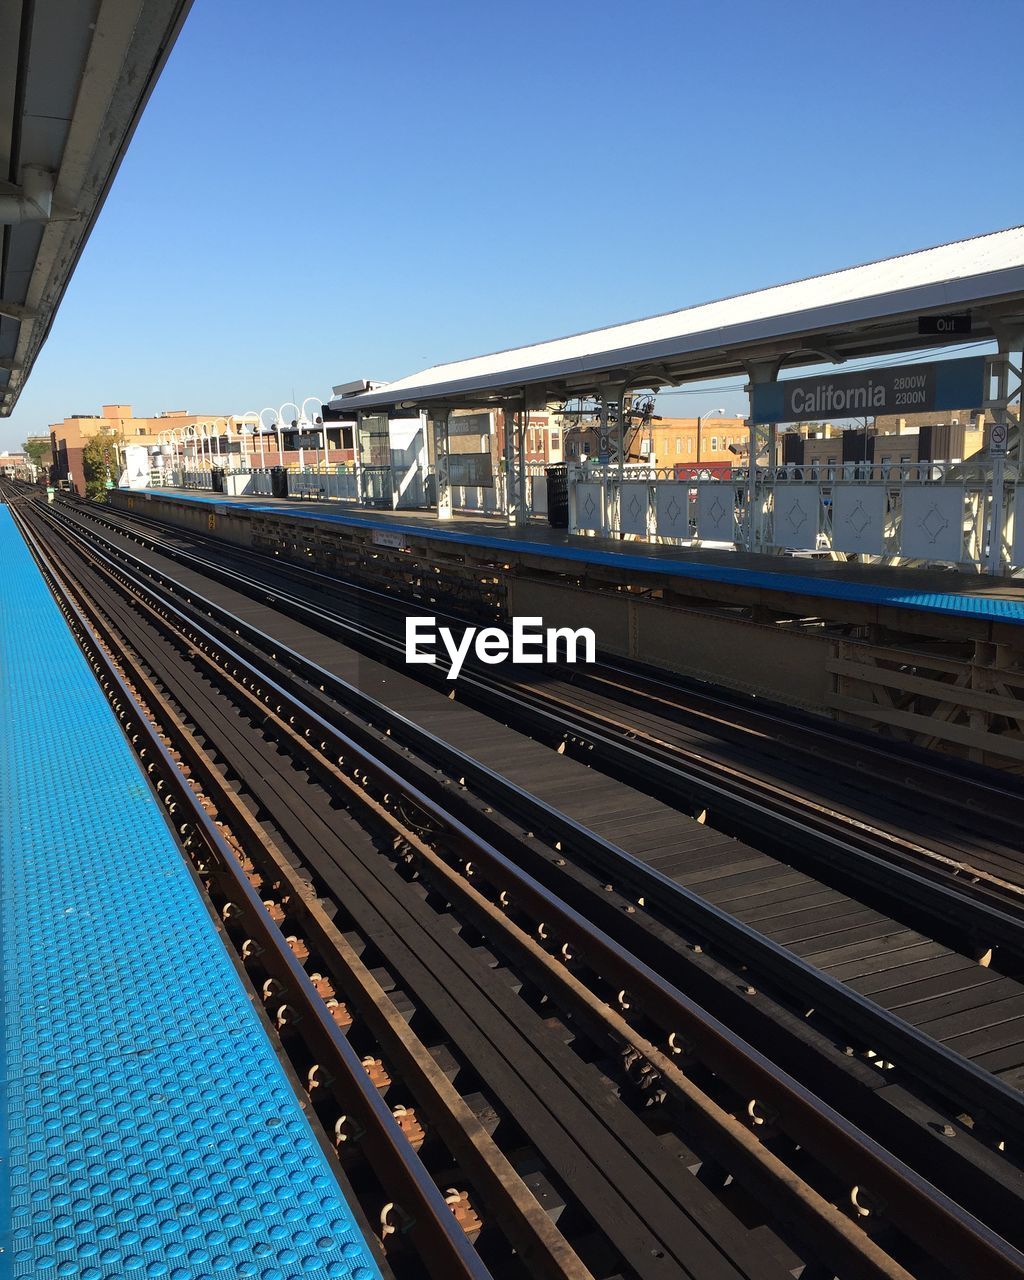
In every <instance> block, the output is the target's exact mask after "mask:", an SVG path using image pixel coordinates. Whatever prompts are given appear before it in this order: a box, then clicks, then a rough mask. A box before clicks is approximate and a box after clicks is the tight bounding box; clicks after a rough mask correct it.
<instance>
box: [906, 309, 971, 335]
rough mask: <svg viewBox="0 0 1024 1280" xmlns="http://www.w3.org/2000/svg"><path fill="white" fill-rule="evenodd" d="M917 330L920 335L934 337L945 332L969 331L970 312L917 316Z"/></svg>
mask: <svg viewBox="0 0 1024 1280" xmlns="http://www.w3.org/2000/svg"><path fill="white" fill-rule="evenodd" d="M917 331H918V333H919V334H921V335H922V336H926V337H935V336H936V335H938V336H943V335H945V334H947V333H953V334H956V333H970V332H971V331H972V330H971V313H970V312H969V311H959V312H955V313H953V314H952V315H945V316H918V317H917Z"/></svg>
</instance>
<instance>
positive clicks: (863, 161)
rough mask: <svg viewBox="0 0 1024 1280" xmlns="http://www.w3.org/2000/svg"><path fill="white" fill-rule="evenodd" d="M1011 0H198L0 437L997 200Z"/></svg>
mask: <svg viewBox="0 0 1024 1280" xmlns="http://www.w3.org/2000/svg"><path fill="white" fill-rule="evenodd" d="M1021 11H1022V10H1021V0H981V2H980V3H976V4H973V5H972V4H968V3H967V2H966V0H898V2H897V3H892V0H857V2H856V3H854V4H823V3H821V0H786V2H785V3H784V4H783V3H767V2H766V0H734V2H733V3H730V4H720V5H709V4H707V3H705V2H703V0H702V2H700V3H693V2H691V0H631V3H629V4H622V3H621V2H619V0H616V2H614V3H613V2H612V0H554V2H552V0H548V2H547V3H542V2H540V0H519V3H517V4H515V5H505V4H503V5H492V4H480V3H479V0H448V2H447V3H445V4H427V3H424V2H423V0H390V3H388V4H371V3H353V2H351V0H347V2H341V0H303V3H301V4H281V3H280V0H196V3H195V5H194V7H193V10H192V14H191V16H190V17H189V19H188V22H187V23H186V25H185V29H184V31H183V33H182V35H181V38H180V39H179V41H178V44H177V46H176V48H175V50H174V52H173V54H172V56H171V59H170V61H169V63H168V66H167V69H166V71H165V72H164V75H163V77H162V79H161V81H160V83H159V84H158V86H157V88H156V91H155V93H154V94H153V97H152V99H151V101H150V104H149V107H148V108H147V111H146V114H145V116H144V118H143V120H142V123H141V126H140V127H139V130H138V132H137V134H136V136H135V140H134V142H133V144H132V147H131V150H130V151H129V153H128V156H127V159H126V161H125V163H124V165H123V166H122V169H121V172H120V175H119V177H118V179H117V182H116V184H115V186H114V188H113V191H112V193H111V195H110V197H109V199H108V201H107V203H106V206H105V208H104V210H103V212H102V215H101V217H100V219H99V223H98V225H97V228H96V230H95V232H94V234H93V236H92V239H91V240H90V242H89V244H88V246H87V248H86V251H85V254H84V256H83V258H82V262H81V264H80V266H79V268H78V271H77V273H76V275H75V277H74V279H73V281H72V283H71V286H70V288H69V290H68V293H67V296H66V298H65V301H64V304H63V307H62V308H61V311H60V313H59V314H58V317H57V320H56V323H55V324H54V327H53V331H52V334H51V336H50V339H49V342H48V343H47V345H46V347H45V348H44V350H43V353H42V355H41V357H40V359H39V361H38V362H37V364H36V367H35V370H34V373H33V375H32V377H31V379H30V380H29V383H28V386H27V389H26V391H25V392H24V394H23V395H22V398H21V401H20V403H19V405H18V407H17V409H16V410H15V413H14V415H13V416H12V418H11V419H10V420H9V421H4V420H0V448H2V447H11V446H13V445H16V444H18V443H20V441H21V440H22V439H24V437H25V435H26V434H27V433H29V432H35V431H39V430H43V429H45V427H46V424H47V423H48V422H50V421H51V420H53V419H55V418H60V417H63V415H64V414H65V413H92V412H98V411H99V406H100V404H101V403H102V402H104V401H106V402H118V401H120V402H128V403H132V404H134V405H135V407H136V411H137V412H140V413H156V412H159V411H160V410H162V409H188V410H190V411H193V412H204V413H205V412H209V413H211V414H214V413H226V412H243V411H245V410H247V409H250V408H256V409H259V408H261V407H262V406H263V405H267V404H273V405H277V404H280V403H281V402H282V401H284V400H287V399H291V397H292V393H293V391H294V392H295V394H296V395H297V396H298V398H299V399H300V400H301V399H302V397H303V396H305V395H311V394H316V395H320V396H324V397H325V396H326V395H327V394H328V393H329V391H330V388H331V385H332V383H336V382H341V381H344V380H347V379H350V378H354V377H376V378H392V377H399V376H401V375H403V374H406V373H410V372H413V371H414V370H416V369H419V368H421V367H423V366H425V365H428V364H433V363H438V362H441V361H444V360H447V359H455V358H458V357H461V356H467V355H474V354H478V353H480V352H484V351H490V350H496V349H499V348H503V347H508V346H515V345H519V344H521V343H526V342H531V341H536V340H539V339H543V338H546V337H556V336H559V335H561V334H564V333H569V332H575V331H578V330H581V329H587V328H593V327H597V326H599V325H601V324H606V323H611V322H615V321H619V320H625V319H632V318H635V317H638V316H642V315H648V314H652V313H656V312H660V311H667V310H672V309H674V308H676V307H681V306H685V305H688V304H691V303H696V302H701V301H705V300H707V299H710V298H715V297H720V296H723V295H727V294H731V293H737V292H743V291H745V290H748V289H751V288H756V287H758V286H762V285H769V284H774V283H779V282H782V281H785V280H789V279H793V278H797V277H800V276H804V275H811V274H814V273H817V272H821V271H827V270H831V269H834V268H838V267H843V266H849V265H852V264H855V263H858V262H863V261H866V260H870V259H872V258H879V257H887V256H889V255H891V254H895V253H900V252H903V251H906V250H911V249H916V248H921V247H924V246H926V245H929V244H936V243H941V242H943V241H946V240H953V239H958V238H960V237H963V236H969V235H975V234H978V233H980V232H984V231H989V230H994V229H998V228H1001V227H1005V226H1009V225H1012V224H1014V223H1016V222H1019V221H1021V220H1022V217H1024V198H1022V197H1024V190H1022V185H1024V183H1022V179H1021V176H1020V172H1019V165H1017V164H1015V163H1014V157H1015V155H1016V153H1017V151H1018V150H1019V138H1020V134H1019V129H1020V125H1019V119H1018V116H1019V112H1018V111H1017V110H1016V109H1015V108H1014V106H1013V91H1012V85H1011V81H1010V80H1007V79H1006V78H1005V77H1004V76H1002V75H1000V74H998V73H997V74H994V75H993V74H992V73H991V69H990V68H987V64H986V61H985V56H984V49H985V48H986V47H987V46H988V47H991V46H992V42H993V40H994V41H996V47H998V40H999V38H1000V33H1001V32H1003V33H1005V34H1006V37H1007V39H1009V40H1010V41H1011V44H1012V36H1013V33H1014V32H1015V31H1017V30H1019V21H1020V17H1021ZM1011 79H1012V78H1011ZM670 403H671V405H672V409H671V411H673V412H676V411H678V412H688V413H695V412H699V411H703V410H706V409H710V408H713V407H717V406H718V405H719V404H724V406H725V407H726V408H728V409H730V410H733V409H739V408H740V407H741V404H742V403H743V401H742V399H741V398H740V397H731V398H723V396H722V395H721V394H720V393H708V394H707V395H698V396H687V397H681V398H679V399H675V400H673V401H671V402H670ZM665 408H666V409H667V408H668V405H667V404H666V405H665Z"/></svg>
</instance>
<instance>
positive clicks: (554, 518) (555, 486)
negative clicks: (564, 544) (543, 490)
mask: <svg viewBox="0 0 1024 1280" xmlns="http://www.w3.org/2000/svg"><path fill="white" fill-rule="evenodd" d="M544 473H545V475H546V476H547V478H548V524H549V525H550V526H551V528H552V529H568V527H569V468H568V467H567V466H566V464H565V463H564V462H557V463H555V465H554V466H552V467H546V468H545V470H544Z"/></svg>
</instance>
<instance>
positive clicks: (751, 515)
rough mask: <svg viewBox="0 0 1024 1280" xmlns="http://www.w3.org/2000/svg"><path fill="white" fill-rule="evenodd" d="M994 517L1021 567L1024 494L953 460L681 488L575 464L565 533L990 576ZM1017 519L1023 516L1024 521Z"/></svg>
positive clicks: (1005, 552)
mask: <svg viewBox="0 0 1024 1280" xmlns="http://www.w3.org/2000/svg"><path fill="white" fill-rule="evenodd" d="M994 507H995V508H996V509H997V521H998V531H997V532H998V538H999V543H1000V548H1001V563H1003V564H1007V565H1010V566H1016V565H1024V485H1021V486H1018V485H1017V484H1016V482H1015V481H1007V482H1006V484H1005V486H1004V488H1003V493H1002V501H1001V502H1000V503H995V504H994V503H993V494H992V484H991V480H990V479H978V480H970V479H968V480H964V479H963V478H962V476H960V475H958V474H957V473H956V471H955V470H954V464H950V463H891V464H890V463H880V464H879V463H874V464H871V463H845V464H839V465H833V466H826V465H815V464H811V465H806V466H800V467H797V466H789V467H779V468H777V469H775V470H771V471H769V470H763V471H759V472H758V473H757V475H756V477H755V478H754V480H753V483H751V477H750V476H749V474H748V473H747V471H746V470H745V469H739V468H736V469H734V471H733V474H732V476H731V477H730V478H728V479H716V480H712V479H695V480H678V479H675V478H674V477H673V475H672V474H671V472H670V471H668V469H665V468H656V469H655V468H635V467H634V468H626V469H624V470H623V472H622V474H621V477H620V473H619V472H618V470H617V469H614V468H601V467H592V466H589V465H588V466H581V467H571V468H570V477H569V527H570V531H571V532H573V533H581V534H590V535H601V534H603V535H606V536H607V535H612V536H621V537H625V538H635V539H642V540H645V541H650V542H659V543H668V544H672V545H676V546H694V547H697V546H703V545H706V544H712V545H719V546H721V545H726V546H728V545H732V546H735V547H739V548H742V549H750V550H757V551H767V552H788V553H805V554H806V553H815V552H818V553H826V554H832V553H835V554H838V555H843V556H846V555H858V556H863V557H868V558H870V559H886V558H899V559H902V560H914V561H925V562H933V563H945V564H958V565H969V566H973V567H975V568H981V567H983V566H984V565H985V564H986V562H987V561H988V559H989V538H990V530H991V527H992V513H993V509H994ZM1018 514H1019V517H1020V518H1017V516H1018Z"/></svg>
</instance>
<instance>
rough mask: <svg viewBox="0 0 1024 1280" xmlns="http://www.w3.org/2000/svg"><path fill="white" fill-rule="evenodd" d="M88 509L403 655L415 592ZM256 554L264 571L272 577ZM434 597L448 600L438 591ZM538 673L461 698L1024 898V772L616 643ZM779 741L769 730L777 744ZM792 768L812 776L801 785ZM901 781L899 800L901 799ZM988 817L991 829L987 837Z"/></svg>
mask: <svg viewBox="0 0 1024 1280" xmlns="http://www.w3.org/2000/svg"><path fill="white" fill-rule="evenodd" d="M81 510H82V513H83V514H84V515H85V516H86V517H87V518H88V519H90V520H92V521H95V522H97V523H102V524H103V525H105V526H106V527H107V528H109V529H111V530H113V531H116V532H119V533H123V534H127V536H129V537H131V538H135V539H137V538H142V537H145V538H146V540H147V542H148V543H149V545H151V546H152V547H154V549H158V550H159V551H160V552H161V553H162V554H163V555H166V556H169V557H170V558H172V559H175V560H178V561H179V562H180V563H182V564H184V565H193V566H195V567H197V568H198V569H199V570H200V571H201V572H203V573H204V574H208V575H210V576H213V577H215V578H217V579H218V580H219V581H222V582H224V583H225V584H227V585H230V586H232V587H234V588H236V589H238V590H242V591H247V592H251V593H252V594H253V595H254V596H255V597H256V598H259V599H261V600H262V599H266V598H267V596H268V588H269V589H270V591H271V592H272V594H273V600H274V604H275V607H276V608H278V609H280V610H282V611H285V612H291V613H292V614H293V616H296V617H301V618H303V619H304V620H310V621H312V622H313V624H314V625H318V626H320V627H322V628H323V629H325V630H327V631H329V633H331V634H334V635H337V636H338V637H339V638H342V639H344V640H345V641H346V642H347V643H351V644H353V645H354V646H359V645H367V646H370V648H368V649H367V651H368V652H371V651H372V653H373V656H375V657H377V658H379V659H380V660H383V661H387V662H390V663H392V664H393V665H395V666H396V668H400V667H404V657H403V646H402V638H401V635H400V634H399V629H400V627H401V624H402V621H403V619H404V616H405V613H407V612H408V611H409V602H408V601H400V600H397V599H396V598H395V596H394V595H391V594H385V593H383V592H380V591H376V590H373V589H370V588H367V587H365V586H359V585H358V584H355V583H339V582H338V581H337V579H332V578H329V577H328V576H327V575H325V574H323V573H322V572H319V571H317V570H313V569H311V568H309V567H307V566H304V565H302V564H297V563H291V562H288V561H282V560H281V559H279V558H278V557H276V556H271V555H269V554H267V555H263V554H260V553H258V552H255V553H254V552H251V551H246V552H244V553H243V552H242V551H241V550H240V549H238V548H234V547H231V546H230V545H228V544H225V543H224V542H222V541H220V542H218V541H217V540H216V539H214V538H205V537H203V536H202V535H199V534H196V533H189V534H188V535H187V537H188V541H189V542H190V543H198V544H199V545H201V546H206V547H208V548H209V549H210V552H211V554H210V555H200V554H197V553H196V552H195V551H194V550H193V549H190V548H184V547H182V546H181V545H179V544H176V543H175V542H174V541H170V540H169V539H173V538H174V537H175V536H177V538H178V539H179V540H180V539H181V538H182V531H181V530H176V529H174V528H173V527H171V526H168V525H166V524H164V523H163V522H161V521H158V520H153V519H152V518H150V517H147V516H144V515H140V514H138V513H133V515H132V517H131V518H130V519H129V518H126V517H125V516H124V515H123V514H122V513H115V512H111V511H109V510H107V509H104V508H102V507H98V506H97V505H96V504H81ZM256 565H259V567H260V570H261V571H262V572H261V573H260V575H258V576H257V575H256V574H255V573H254V572H253V570H254V567H255V566H256ZM289 578H290V579H292V582H291V584H289V582H288V579H289ZM303 589H304V590H303ZM332 597H333V598H338V599H340V601H342V602H348V601H354V602H355V603H356V604H357V605H359V604H360V603H363V604H365V603H366V602H368V603H369V605H370V607H371V608H372V609H373V610H374V614H375V618H374V620H373V622H369V621H367V620H366V619H365V618H360V619H352V618H351V617H348V616H346V615H345V613H344V612H343V608H344V603H343V604H342V606H341V607H340V608H339V607H334V608H332V607H331V603H330V602H331V599H332ZM431 609H432V610H433V611H435V612H439V611H437V610H436V606H434V605H433V604H431ZM445 616H447V617H449V618H450V620H452V621H457V619H454V618H451V615H445ZM389 617H390V621H391V625H388V619H389ZM488 621H493V620H492V619H490V618H488ZM528 674H529V673H523V672H522V671H520V672H519V673H518V674H517V677H516V678H514V679H512V680H509V679H508V678H506V677H504V676H503V674H502V673H501V672H498V671H495V669H494V668H487V667H482V666H480V664H476V665H473V664H472V663H470V665H469V668H468V669H467V672H466V676H465V677H464V678H463V679H460V682H459V696H460V698H463V699H464V700H470V701H472V702H473V704H474V705H480V706H481V707H485V708H486V709H488V710H489V711H491V712H493V713H496V714H500V715H501V716H502V717H503V719H504V720H505V722H506V723H522V724H523V726H524V727H525V728H527V730H528V731H532V732H533V733H535V734H537V735H541V736H543V737H544V738H545V740H547V739H550V737H551V735H552V733H555V734H556V735H557V739H558V741H559V742H560V743H562V744H563V745H564V748H565V749H566V750H567V751H569V752H570V753H572V752H573V751H574V750H575V751H578V752H579V753H580V754H581V755H583V756H585V758H586V760H587V763H588V764H591V765H594V766H596V767H601V768H604V769H606V770H607V771H608V772H609V773H610V774H611V776H615V777H628V778H629V780H630V781H631V783H633V785H636V786H638V787H640V788H641V789H643V790H648V791H650V792H651V794H655V795H670V796H671V797H672V799H673V802H674V803H676V804H678V803H679V802H680V799H685V800H686V801H687V802H688V803H689V804H690V807H691V808H692V810H693V811H694V812H708V813H709V817H710V820H712V821H713V822H714V823H715V824H716V825H718V826H720V827H721V829H723V830H725V831H728V832H730V833H733V834H737V835H741V836H744V837H746V836H749V835H751V834H752V833H755V832H756V833H757V834H758V835H759V836H760V838H761V839H764V838H765V835H766V834H767V833H766V830H765V828H766V825H767V826H769V827H773V828H774V830H775V835H776V838H777V840H778V841H779V842H780V843H786V844H791V843H792V841H793V839H794V836H796V837H798V838H799V836H800V832H807V833H811V834H814V835H816V836H817V835H818V834H821V835H824V836H826V837H829V836H835V835H836V834H837V833H841V834H842V836H843V838H844V840H845V842H846V844H847V845H848V846H849V845H851V844H852V845H855V846H856V847H857V848H859V849H861V850H862V851H863V852H864V853H865V854H868V855H873V856H876V857H882V858H884V859H885V860H886V861H889V862H892V863H894V864H895V865H897V866H903V867H907V868H910V869H912V870H914V871H916V872H917V874H918V875H921V876H926V877H929V878H934V879H935V880H936V881H937V882H939V883H941V882H943V881H948V880H949V879H951V878H957V879H959V880H960V885H959V887H960V889H961V891H962V892H967V893H970V894H971V895H972V896H974V897H975V898H978V899H979V900H981V899H986V898H987V899H989V900H991V901H994V902H998V901H1000V900H1004V901H1005V900H1007V899H1009V900H1010V901H1011V902H1012V901H1013V900H1014V899H1020V898H1021V897H1022V896H1024V857H1022V855H1021V853H1020V849H1019V839H1018V834H1017V824H1018V817H1017V815H1018V813H1019V806H1020V803H1021V801H1024V785H1022V784H1021V783H1020V781H1019V780H1018V779H1016V778H1013V777H1011V776H1009V775H1005V776H999V777H998V778H996V777H994V776H993V774H992V771H991V770H987V769H984V768H981V767H980V766H974V765H972V764H971V763H970V762H968V761H956V762H955V765H954V764H953V763H952V762H951V761H950V760H948V759H947V758H945V757H942V756H938V755H936V754H935V753H929V752H925V751H923V750H921V749H920V748H916V747H913V746H910V745H909V744H885V743H884V741H883V740H881V739H879V738H878V737H877V735H869V734H866V733H864V732H863V731H860V730H857V729H854V728H851V727H849V726H839V725H833V724H826V723H824V722H819V721H815V719H814V718H812V717H810V716H804V715H801V714H800V713H797V712H792V711H786V712H781V711H776V710H773V709H770V708H767V707H765V706H764V705H763V704H760V703H758V702H757V700H754V699H749V698H742V697H740V696H739V695H734V694H730V693H729V692H728V691H725V690H714V691H712V690H709V689H708V688H707V687H702V686H699V685H698V684H697V683H696V682H692V681H691V682H687V681H684V680H682V679H681V678H680V679H677V680H669V679H668V678H667V677H666V675H665V674H664V673H655V672H651V671H648V670H645V669H642V668H638V667H637V666H635V665H630V664H626V663H624V662H622V661H621V660H615V659H610V658H607V657H604V658H602V659H601V661H600V662H599V664H598V665H597V666H596V667H594V668H590V669H588V668H582V667H577V668H576V669H575V670H574V671H573V672H571V674H570V673H568V672H567V673H566V674H565V676H564V677H563V679H561V680H560V681H558V682H552V681H550V680H544V681H543V683H538V682H536V681H533V682H531V681H530V680H528V679H526V678H524V677H525V675H528ZM417 678H419V679H421V680H423V681H425V682H431V681H432V679H433V682H434V683H435V685H437V686H438V687H440V686H443V684H444V681H443V677H439V676H438V675H437V673H435V672H434V671H433V669H432V668H422V669H420V670H419V671H418V672H417ZM584 693H586V694H589V695H590V696H589V698H584V696H583V694H584ZM544 711H548V712H554V713H555V716H556V717H557V718H556V719H555V721H554V722H553V723H552V722H551V721H550V719H549V721H548V723H547V724H545V723H544V720H543V712H544ZM766 744H771V747H770V748H769V749H768V750H766V749H765V747H766ZM638 745H639V746H642V748H643V759H644V765H643V767H642V768H640V769H636V768H633V769H631V768H630V764H629V758H628V756H623V754H622V752H621V748H622V747H623V746H628V747H636V746H638ZM779 747H782V748H784V751H785V759H786V778H785V781H784V782H783V781H782V780H781V779H780V777H779V771H778V768H777V761H778V748H779ZM757 752H760V754H757ZM823 760H832V761H835V762H836V763H837V765H838V766H839V767H840V768H841V771H842V774H843V779H842V782H843V785H841V786H839V785H836V780H834V779H829V778H823V777H822V772H821V764H822V761H823ZM651 763H654V764H658V763H663V764H665V765H668V766H671V771H670V772H665V773H663V772H661V771H659V770H658V769H652V768H651V767H649V766H650V764H651ZM773 765H774V767H773ZM837 772H838V770H837ZM794 776H795V777H797V778H799V779H802V782H801V783H794ZM830 783H831V784H832V785H831V786H828V785H826V786H823V784H830ZM895 783H898V786H899V792H898V795H899V799H898V801H890V800H888V799H887V797H888V796H889V795H890V794H891V793H892V792H893V790H894V784H895ZM980 825H984V827H985V829H986V832H987V834H986V836H985V837H984V838H982V837H981V836H980V835H979V832H978V827H979V826H980ZM922 833H927V835H923V834H922ZM828 852H829V850H828V847H827V846H823V845H821V843H820V842H819V841H817V840H816V841H815V842H814V845H813V847H811V846H809V847H808V855H809V856H812V855H813V856H827V854H828ZM849 852H850V850H849V848H848V847H847V848H843V849H841V850H840V851H839V856H840V857H841V858H843V859H848V858H849ZM856 865H862V866H868V867H869V871H868V876H869V877H870V878H871V879H874V878H876V871H875V869H874V868H873V867H872V866H871V864H870V863H863V862H862V863H859V864H857V863H853V864H851V866H852V867H853V868H855V867H856ZM915 887H916V886H915ZM1017 905H1020V904H1019V903H1018V904H1017Z"/></svg>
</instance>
